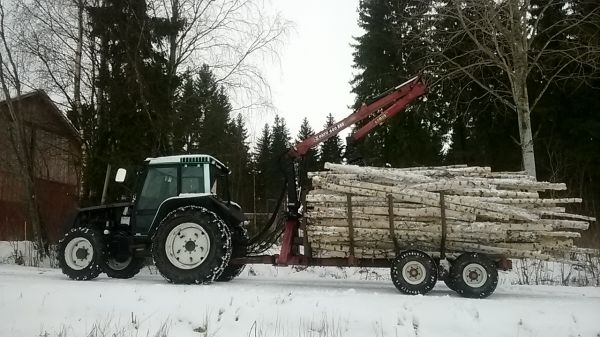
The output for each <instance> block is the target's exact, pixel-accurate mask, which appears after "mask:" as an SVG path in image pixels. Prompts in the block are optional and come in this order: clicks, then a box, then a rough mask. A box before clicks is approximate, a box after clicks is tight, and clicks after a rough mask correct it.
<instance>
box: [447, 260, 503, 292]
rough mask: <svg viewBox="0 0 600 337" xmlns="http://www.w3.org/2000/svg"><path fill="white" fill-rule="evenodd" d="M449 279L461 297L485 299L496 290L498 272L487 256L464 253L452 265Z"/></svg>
mask: <svg viewBox="0 0 600 337" xmlns="http://www.w3.org/2000/svg"><path fill="white" fill-rule="evenodd" d="M449 279H450V282H451V284H452V285H453V287H454V290H455V291H456V292H457V293H458V294H460V295H461V296H463V297H468V298H485V297H488V296H490V295H491V294H492V293H493V292H494V290H496V286H497V285H498V270H497V269H496V265H495V264H494V262H492V261H491V260H490V259H489V258H487V256H485V255H483V254H479V253H464V254H462V255H460V256H459V257H458V258H457V259H456V261H454V264H452V268H451V269H450V275H449ZM449 287H450V286H449Z"/></svg>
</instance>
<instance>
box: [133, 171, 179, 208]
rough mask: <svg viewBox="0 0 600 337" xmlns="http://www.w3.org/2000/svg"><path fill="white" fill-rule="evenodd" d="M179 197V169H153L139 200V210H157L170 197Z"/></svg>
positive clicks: (147, 177) (148, 175)
mask: <svg viewBox="0 0 600 337" xmlns="http://www.w3.org/2000/svg"><path fill="white" fill-rule="evenodd" d="M176 195H177V168H176V167H151V168H149V169H148V174H147V176H146V181H145V183H144V187H143V188H142V193H141V194H140V198H139V200H138V209H157V208H158V206H160V204H161V203H162V202H163V201H165V199H168V198H170V197H174V196H176Z"/></svg>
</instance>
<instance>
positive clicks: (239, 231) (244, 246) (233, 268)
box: [215, 223, 250, 282]
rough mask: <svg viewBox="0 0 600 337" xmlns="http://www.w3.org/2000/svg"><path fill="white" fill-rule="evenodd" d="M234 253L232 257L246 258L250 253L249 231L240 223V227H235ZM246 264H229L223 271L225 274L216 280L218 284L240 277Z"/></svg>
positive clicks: (232, 239)
mask: <svg viewBox="0 0 600 337" xmlns="http://www.w3.org/2000/svg"><path fill="white" fill-rule="evenodd" d="M231 241H232V252H231V257H232V258H234V257H244V256H246V254H247V253H248V242H249V241H250V237H248V231H247V230H246V227H245V226H244V223H240V224H239V225H238V226H236V227H234V229H233V233H232V238H231ZM245 267H246V265H245V264H229V265H227V267H225V269H224V270H223V273H222V274H221V275H220V276H219V277H217V278H216V279H215V281H217V282H228V281H231V280H233V279H234V278H236V277H238V276H239V275H240V274H241V273H242V271H243V270H244V268H245Z"/></svg>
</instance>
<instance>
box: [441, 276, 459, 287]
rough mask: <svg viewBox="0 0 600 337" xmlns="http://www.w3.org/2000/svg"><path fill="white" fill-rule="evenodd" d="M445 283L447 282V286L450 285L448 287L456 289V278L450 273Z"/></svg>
mask: <svg viewBox="0 0 600 337" xmlns="http://www.w3.org/2000/svg"><path fill="white" fill-rule="evenodd" d="M444 283H445V284H446V287H448V289H450V290H454V291H456V286H455V285H454V279H453V278H451V276H450V275H448V276H447V277H446V278H445V279H444Z"/></svg>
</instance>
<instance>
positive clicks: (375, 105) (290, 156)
mask: <svg viewBox="0 0 600 337" xmlns="http://www.w3.org/2000/svg"><path fill="white" fill-rule="evenodd" d="M426 93H427V86H426V84H425V82H424V81H423V79H422V77H421V76H415V77H413V78H411V79H410V80H408V81H406V82H404V83H402V84H400V85H398V86H396V87H394V88H392V89H389V90H387V91H386V92H384V93H382V94H380V95H379V96H377V97H376V98H375V99H374V101H373V102H371V103H370V104H364V103H363V104H362V106H361V107H360V108H359V109H358V110H356V111H355V112H353V113H352V114H350V115H349V116H348V117H346V118H344V119H343V120H341V121H339V122H337V123H335V124H333V125H332V126H330V127H328V128H326V129H324V130H323V131H321V132H319V133H317V134H315V135H314V136H312V137H309V138H307V139H305V140H303V141H301V142H299V143H298V144H296V145H295V146H294V147H292V148H291V149H290V150H289V151H288V152H287V154H286V155H285V159H286V164H285V173H286V192H287V207H286V213H285V219H284V221H285V225H284V227H283V239H282V245H281V251H280V253H279V255H274V256H262V257H258V256H257V257H254V258H253V257H246V258H244V260H245V263H249V262H250V261H249V260H251V261H252V262H254V263H257V262H258V263H260V262H262V263H273V264H275V265H282V266H285V265H308V264H316V265H341V264H346V262H344V261H337V260H338V259H314V258H312V259H311V258H310V257H309V256H307V255H296V254H294V252H293V245H294V241H295V240H296V238H297V237H298V230H299V229H300V218H301V217H302V214H301V212H299V210H300V209H301V204H300V200H299V199H300V198H299V194H300V191H299V188H298V184H297V179H296V177H297V174H296V166H295V161H296V160H297V159H299V158H301V157H303V156H304V155H305V154H306V153H307V152H308V150H310V149H311V148H314V147H316V146H317V145H319V144H320V143H323V142H325V141H326V140H328V139H330V138H331V137H333V136H335V135H337V134H338V133H340V132H341V131H343V130H345V129H347V128H348V127H350V126H352V125H354V124H356V123H358V122H360V121H363V120H365V119H367V118H369V117H370V116H372V115H374V117H373V118H372V119H371V120H370V121H369V122H367V123H366V124H365V125H364V126H362V127H361V128H360V129H358V130H357V131H356V132H354V133H353V134H352V135H351V136H350V137H348V138H349V139H348V142H349V143H350V144H351V143H353V142H355V141H357V140H359V139H361V138H363V137H364V136H365V135H367V134H369V132H371V131H372V130H373V129H374V128H375V127H376V126H378V125H381V124H383V123H386V121H387V120H389V119H390V118H391V117H393V116H395V115H396V114H398V113H399V112H400V111H402V110H403V109H404V108H406V107H407V106H408V105H409V104H411V103H412V102H414V101H415V100H417V99H418V98H420V97H422V96H424V95H425V94H426ZM276 212H277V211H276ZM357 264H360V261H349V262H348V263H347V264H346V265H357ZM384 264H385V262H384Z"/></svg>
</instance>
